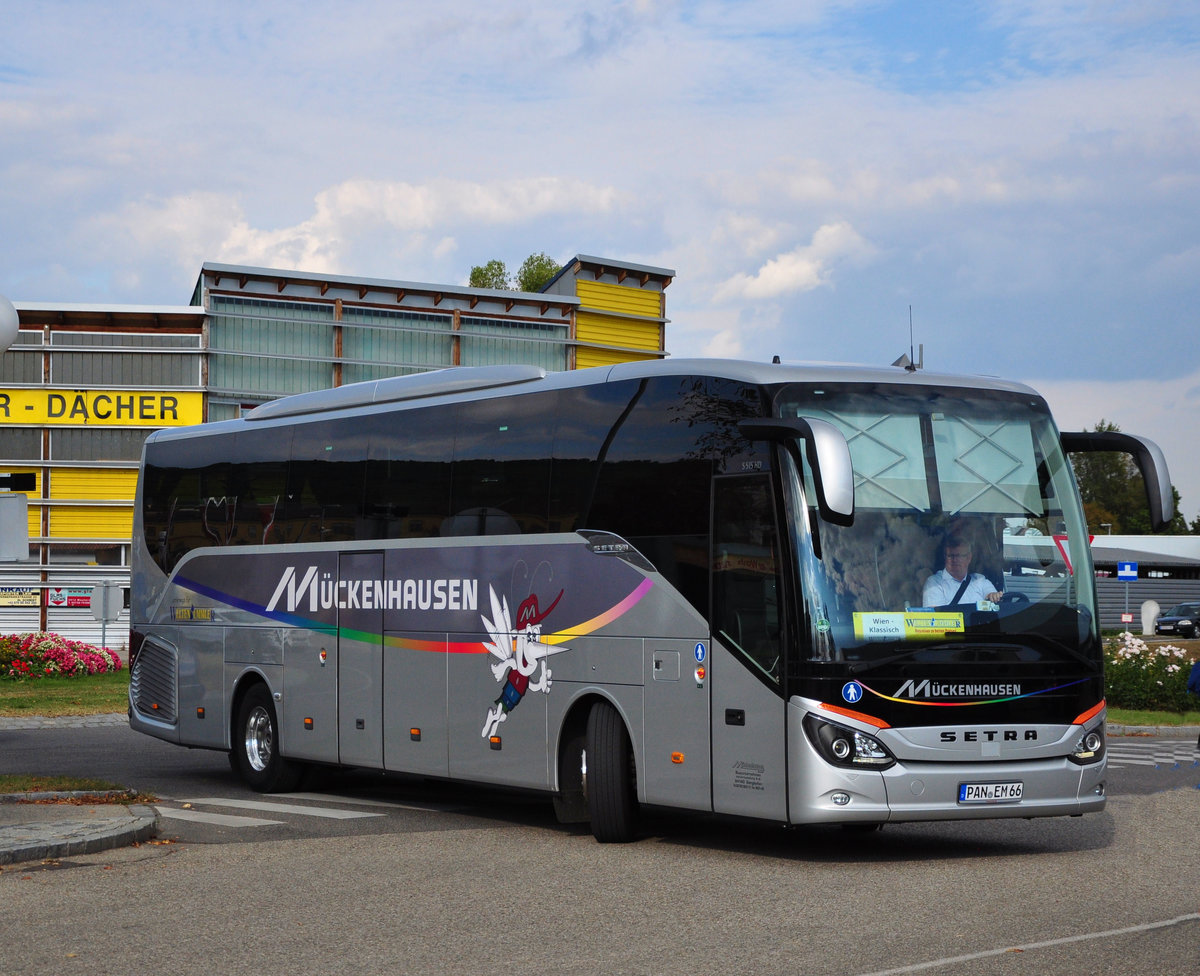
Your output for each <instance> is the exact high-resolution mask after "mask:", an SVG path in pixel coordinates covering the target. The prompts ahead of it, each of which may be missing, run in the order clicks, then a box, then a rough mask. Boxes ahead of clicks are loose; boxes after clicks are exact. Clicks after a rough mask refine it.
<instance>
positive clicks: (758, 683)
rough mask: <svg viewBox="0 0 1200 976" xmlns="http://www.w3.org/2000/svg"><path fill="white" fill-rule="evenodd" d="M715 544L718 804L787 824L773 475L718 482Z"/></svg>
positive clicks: (714, 693)
mask: <svg viewBox="0 0 1200 976" xmlns="http://www.w3.org/2000/svg"><path fill="white" fill-rule="evenodd" d="M712 540H713V553H712V586H713V591H712V592H713V640H712V668H711V681H712V761H713V809H714V810H715V811H716V812H718V813H729V814H737V815H741V816H748V817H762V818H767V819H772V820H779V821H786V820H787V783H788V775H787V773H788V771H787V736H786V730H785V722H784V713H785V702H784V696H783V683H782V680H783V642H782V627H781V624H782V613H781V607H780V601H781V598H782V582H781V578H780V575H781V574H780V571H781V568H782V567H781V562H780V559H781V555H780V546H779V536H778V532H777V530H776V520H775V508H774V502H773V500H772V492H771V480H770V475H769V473H765V472H764V473H760V474H754V475H746V476H730V477H722V478H717V479H716V480H715V481H714V483H713V530H712Z"/></svg>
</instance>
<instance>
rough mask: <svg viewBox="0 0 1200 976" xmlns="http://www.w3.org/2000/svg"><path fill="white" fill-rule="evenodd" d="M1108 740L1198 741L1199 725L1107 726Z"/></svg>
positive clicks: (1199, 738)
mask: <svg viewBox="0 0 1200 976" xmlns="http://www.w3.org/2000/svg"><path fill="white" fill-rule="evenodd" d="M1106 731H1107V732H1108V736H1109V738H1116V737H1118V736H1163V737H1169V738H1172V739H1197V740H1200V725H1109V726H1108V728H1107V729H1106Z"/></svg>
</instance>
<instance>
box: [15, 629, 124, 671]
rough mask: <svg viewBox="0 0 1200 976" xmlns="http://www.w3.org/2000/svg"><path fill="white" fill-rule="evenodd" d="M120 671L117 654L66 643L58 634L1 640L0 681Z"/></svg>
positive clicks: (42, 634) (90, 645)
mask: <svg viewBox="0 0 1200 976" xmlns="http://www.w3.org/2000/svg"><path fill="white" fill-rule="evenodd" d="M121 667H122V665H121V659H120V658H119V657H118V656H117V653H116V652H115V651H112V650H109V649H108V648H107V647H95V646H93V645H92V644H85V643H83V641H75V640H67V638H65V637H60V636H59V635H58V634H47V633H32V634H7V635H3V636H0V678H7V679H9V680H10V681H28V680H32V679H36V678H55V677H61V678H75V677H84V676H86V675H89V674H104V673H105V672H107V671H120V670H121Z"/></svg>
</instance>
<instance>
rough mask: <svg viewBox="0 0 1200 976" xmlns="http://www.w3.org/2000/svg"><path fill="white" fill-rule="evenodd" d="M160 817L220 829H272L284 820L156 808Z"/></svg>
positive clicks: (173, 808)
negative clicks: (214, 826)
mask: <svg viewBox="0 0 1200 976" xmlns="http://www.w3.org/2000/svg"><path fill="white" fill-rule="evenodd" d="M155 809H156V810H157V811H158V813H159V816H162V817H167V818H169V819H171V820H188V821H191V822H193V823H206V824H215V825H216V826H218V827H271V826H274V825H275V824H281V823H283V822H284V821H282V820H260V819H259V818H258V817H235V816H232V815H231V814H228V813H205V812H204V811H203V810H179V809H176V808H175V807H155Z"/></svg>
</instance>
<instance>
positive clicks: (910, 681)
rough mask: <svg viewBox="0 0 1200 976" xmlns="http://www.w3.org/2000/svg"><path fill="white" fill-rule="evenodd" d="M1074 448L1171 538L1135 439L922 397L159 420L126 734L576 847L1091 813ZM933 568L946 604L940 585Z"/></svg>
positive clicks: (858, 376) (1094, 738)
mask: <svg viewBox="0 0 1200 976" xmlns="http://www.w3.org/2000/svg"><path fill="white" fill-rule="evenodd" d="M1074 450H1124V451H1128V452H1129V453H1132V454H1134V455H1135V457H1137V459H1138V463H1139V465H1140V466H1141V468H1142V470H1143V473H1144V475H1145V479H1146V484H1147V489H1148V494H1149V496H1150V499H1149V500H1150V509H1151V517H1152V520H1153V521H1154V522H1155V523H1156V525H1157V526H1159V527H1161V525H1162V524H1163V523H1164V522H1165V520H1167V519H1169V517H1170V515H1171V496H1170V479H1169V477H1168V475H1167V471H1166V467H1165V464H1164V463H1163V459H1162V455H1161V452H1159V451H1158V449H1157V448H1156V447H1155V446H1154V445H1153V444H1150V443H1149V442H1147V441H1144V440H1142V439H1140V438H1134V437H1131V436H1129V435H1124V434H1091V433H1085V434H1060V433H1059V432H1058V431H1057V430H1056V429H1055V426H1054V423H1053V421H1052V420H1051V417H1050V412H1049V410H1048V409H1047V407H1046V404H1045V402H1044V401H1043V400H1042V399H1041V398H1040V397H1039V396H1038V395H1037V394H1036V393H1034V392H1033V391H1032V390H1030V389H1029V388H1027V387H1024V386H1021V385H1017V384H1012V383H1005V382H1001V381H997V380H991V379H978V378H966V377H956V376H937V375H933V374H927V373H924V372H910V371H899V370H873V369H866V368H853V367H844V368H842V367H828V366H821V367H805V366H791V365H779V364H772V365H767V364H757V363H745V362H727V361H703V360H696V361H688V360H683V361H674V360H673V361H666V362H656V363H629V364H623V365H619V366H614V367H610V368H598V369H592V370H583V371H578V372H569V373H554V374H550V375H546V374H545V373H544V371H542V370H541V369H539V368H536V367H528V366H497V367H480V368H452V369H446V370H441V371H436V372H431V373H423V374H418V375H414V376H408V377H397V378H393V379H385V380H380V381H376V382H368V383H362V384H356V385H352V386H345V387H339V388H336V389H332V390H327V391H322V392H318V393H309V394H300V395H297V396H292V397H287V398H284V399H281V400H277V401H273V402H271V403H267V404H264V405H262V406H260V407H257V408H256V409H254V410H252V411H250V412H249V413H247V414H246V416H244V417H243V418H241V419H239V420H235V421H228V422H223V423H214V424H206V425H203V426H200V427H192V428H185V429H173V430H162V431H158V432H157V433H155V434H153V435H151V436H150V437H149V438H148V439H147V441H146V446H145V451H144V455H143V460H142V470H141V476H140V479H139V484H138V495H137V509H136V516H135V527H134V540H133V543H134V549H133V551H134V555H133V581H132V582H133V586H132V606H131V620H132V624H131V631H132V632H131V635H130V656H131V671H130V678H131V683H130V724H131V725H132V727H133V728H134V729H136V730H138V731H141V732H145V733H147V734H149V735H153V736H157V737H159V738H162V739H166V740H169V741H172V742H177V743H179V744H181V745H187V746H194V747H206V748H211V749H217V750H223V751H226V752H228V753H229V754H230V759H231V762H232V764H233V766H234V768H235V769H236V770H237V771H238V772H239V773H240V774H241V775H242V776H243V777H244V778H245V780H246V781H247V782H248V783H249V784H250V785H251V786H253V787H255V788H257V789H259V790H262V791H268V792H270V791H284V790H288V789H290V788H293V787H294V786H295V784H296V783H297V780H298V778H299V776H300V775H301V774H302V773H303V771H304V770H305V768H306V767H308V766H309V765H312V764H327V765H340V766H350V767H363V768H374V769H379V770H389V771H397V772H404V773H416V774H422V775H429V776H434V777H445V778H449V779H459V780H471V781H476V782H481V783H492V784H502V785H505V786H510V787H523V788H529V789H533V790H541V791H544V792H546V793H548V794H550V795H551V796H552V797H553V799H554V803H555V808H556V810H557V812H558V814H559V816H560V818H561V819H563V820H564V821H579V822H583V821H588V820H590V822H591V826H592V830H593V832H594V834H595V836H596V837H597V838H598V839H599V840H602V841H623V840H628V839H631V838H633V837H635V836H636V834H637V830H638V812H639V808H640V807H641V806H642V805H644V804H649V805H656V806H666V807H676V808H683V809H689V810H700V811H711V812H715V813H718V814H730V815H737V816H745V817H754V818H763V819H768V820H774V821H778V822H781V823H784V824H801V823H843V824H857V825H863V826H871V825H878V824H883V823H886V822H894V821H905V820H939V819H960V818H980V817H1012V816H1017V817H1037V816H1049V815H1058V814H1069V815H1077V814H1082V813H1087V812H1089V811H1096V810H1100V809H1102V808H1103V806H1104V803H1105V786H1104V778H1105V750H1104V719H1105V713H1104V682H1103V666H1102V657H1101V642H1100V635H1099V631H1098V625H1097V614H1096V597H1095V586H1094V582H1093V571H1092V563H1091V557H1090V554H1089V548H1088V530H1087V527H1086V525H1085V524H1084V518H1083V512H1082V507H1081V505H1080V501H1079V495H1078V491H1077V489H1076V486H1075V482H1074V479H1073V476H1072V472H1071V468H1070V464H1069V462H1068V460H1067V452H1068V451H1074ZM1035 541H1036V542H1037V543H1038V544H1036V545H1035V544H1032V543H1033V542H1035ZM947 549H950V550H951V557H952V558H955V559H957V560H958V561H959V563H960V564H961V565H962V566H965V565H966V564H967V563H969V565H970V569H969V575H967V576H966V577H962V578H963V579H964V580H965V581H970V580H973V581H974V584H973V585H972V587H971V589H970V591H966V587H967V583H966V582H964V583H963V584H961V585H960V586H959V588H958V591H957V592H955V593H953V594H950V593H949V592H948V589H947V588H943V589H942V590H941V591H939V590H938V589H937V587H936V586H933V585H932V578H934V577H936V576H937V575H938V574H939V573H941V572H946V573H948V572H950V570H949V563H948V562H947V554H946V551H947ZM960 572H961V571H960ZM931 587H932V588H931ZM949 589H953V586H951V587H949ZM939 594H940V595H939Z"/></svg>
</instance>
